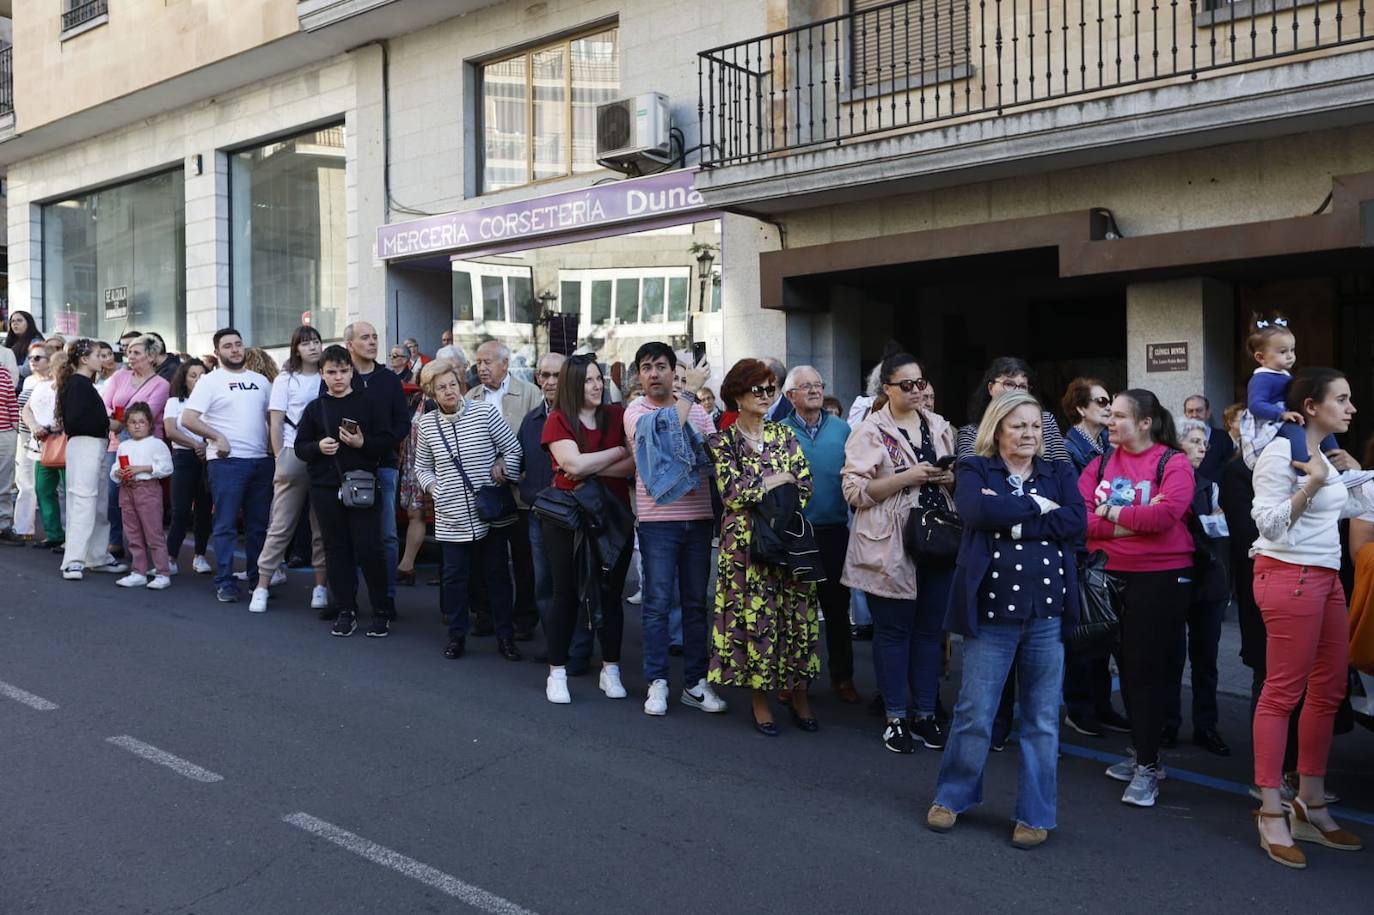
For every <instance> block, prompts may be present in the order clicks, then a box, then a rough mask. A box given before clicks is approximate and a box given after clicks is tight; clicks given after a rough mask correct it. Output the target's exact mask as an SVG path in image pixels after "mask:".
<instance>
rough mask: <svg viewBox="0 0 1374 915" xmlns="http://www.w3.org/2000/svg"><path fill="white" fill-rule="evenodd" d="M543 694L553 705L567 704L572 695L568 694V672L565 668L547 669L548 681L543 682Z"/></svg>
mask: <svg viewBox="0 0 1374 915" xmlns="http://www.w3.org/2000/svg"><path fill="white" fill-rule="evenodd" d="M544 696H545V698H547V699H548V700H549V701H550V702H552V703H554V704H555V705H567V704H568V703H569V702H571V701H572V696H569V695H568V672H567V671H566V670H551V671H549V679H548V682H547V683H545V684H544Z"/></svg>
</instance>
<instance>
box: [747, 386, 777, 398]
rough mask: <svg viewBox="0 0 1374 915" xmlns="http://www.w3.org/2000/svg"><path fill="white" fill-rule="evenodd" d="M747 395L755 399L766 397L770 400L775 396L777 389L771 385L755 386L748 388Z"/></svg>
mask: <svg viewBox="0 0 1374 915" xmlns="http://www.w3.org/2000/svg"><path fill="white" fill-rule="evenodd" d="M749 393H750V394H753V395H754V396H755V397H767V398H769V399H770V400H771V399H772V398H773V397H774V396H776V395H777V393H778V387H777V385H772V384H756V385H752V386H750V388H749Z"/></svg>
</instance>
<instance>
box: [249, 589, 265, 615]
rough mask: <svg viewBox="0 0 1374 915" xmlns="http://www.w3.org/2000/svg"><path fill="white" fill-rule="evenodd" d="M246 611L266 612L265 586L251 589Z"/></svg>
mask: <svg viewBox="0 0 1374 915" xmlns="http://www.w3.org/2000/svg"><path fill="white" fill-rule="evenodd" d="M248 612H249V613H266V612H267V589H266V588H254V589H253V597H252V599H251V600H249V601H248Z"/></svg>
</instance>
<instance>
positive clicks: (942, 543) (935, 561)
mask: <svg viewBox="0 0 1374 915" xmlns="http://www.w3.org/2000/svg"><path fill="white" fill-rule="evenodd" d="M898 429H899V430H900V431H901V433H902V438H904V439H906V443H907V444H908V445H910V446H911V450H912V451H913V452H915V453H916V454H917V455H918V456H919V453H920V452H919V449H917V447H916V444H915V442H913V441H912V440H911V436H909V435H907V432H906V430H905V429H901V427H900V426H899V427H898ZM921 434H922V436H924V437H925V438H926V439H927V440H929V438H930V426H929V425H927V423H926V420H925V417H924V416H922V417H921ZM924 485H932V484H924ZM963 539H964V522H963V521H960V520H959V516H958V515H957V514H955V513H954V512H952V511H950V510H949V509H948V508H925V507H923V506H922V505H921V504H920V502H919V501H918V502H917V504H916V505H914V506H912V508H911V511H910V512H908V513H907V516H906V524H905V525H904V526H903V528H902V545H903V546H905V547H906V554H907V555H908V556H910V557H911V558H912V560H913V561H915V562H925V563H929V564H932V565H939V566H952V565H954V561H955V560H956V559H957V558H958V557H959V544H960V543H961V542H962V541H963Z"/></svg>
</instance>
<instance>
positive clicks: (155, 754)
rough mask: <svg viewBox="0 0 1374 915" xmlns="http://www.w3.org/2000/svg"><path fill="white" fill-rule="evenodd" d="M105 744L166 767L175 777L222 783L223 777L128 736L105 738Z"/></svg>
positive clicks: (207, 782)
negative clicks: (180, 776)
mask: <svg viewBox="0 0 1374 915" xmlns="http://www.w3.org/2000/svg"><path fill="white" fill-rule="evenodd" d="M105 742H106V743H112V744H114V745H115V746H117V747H122V748H123V749H125V750H128V751H129V752H130V753H132V754H134V755H135V756H141V757H143V758H144V759H146V760H148V762H154V763H157V764H158V765H159V766H166V767H167V768H168V769H171V770H172V771H173V772H175V773H176V774H177V775H182V776H185V777H186V778H189V779H191V780H192V781H197V782H205V783H206V784H214V783H215V782H222V781H224V776H223V775H219V774H217V773H214V772H211V771H210V770H209V769H202V768H201V767H200V766H198V765H196V764H195V763H193V762H188V761H187V760H184V759H182V758H181V757H180V756H173V755H172V754H171V753H168V752H167V751H166V750H159V749H158V748H157V747H155V746H153V745H152V744H148V743H144V742H143V741H141V740H135V739H134V738H132V737H130V736H129V735H128V734H121V735H120V736H118V737H106V738H105Z"/></svg>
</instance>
